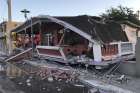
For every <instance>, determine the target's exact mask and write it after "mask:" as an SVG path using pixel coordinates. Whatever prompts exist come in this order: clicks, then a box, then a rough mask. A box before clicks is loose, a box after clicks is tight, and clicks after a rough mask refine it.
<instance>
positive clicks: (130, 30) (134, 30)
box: [120, 21, 140, 44]
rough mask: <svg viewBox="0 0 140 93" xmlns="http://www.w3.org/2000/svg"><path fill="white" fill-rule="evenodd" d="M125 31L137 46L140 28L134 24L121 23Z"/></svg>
mask: <svg viewBox="0 0 140 93" xmlns="http://www.w3.org/2000/svg"><path fill="white" fill-rule="evenodd" d="M120 23H121V25H122V28H123V30H124V31H125V33H126V35H127V37H128V40H129V41H130V42H132V43H134V44H136V41H137V37H140V26H138V25H136V24H133V23H131V22H129V21H124V22H120Z"/></svg>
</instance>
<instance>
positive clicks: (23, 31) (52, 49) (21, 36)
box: [12, 15, 135, 67]
mask: <svg viewBox="0 0 140 93" xmlns="http://www.w3.org/2000/svg"><path fill="white" fill-rule="evenodd" d="M12 32H14V33H16V35H15V36H14V38H13V40H14V41H15V42H16V43H15V44H16V46H17V47H18V48H21V49H23V50H24V49H27V48H29V47H32V48H36V50H37V54H38V55H39V57H45V58H46V59H49V60H53V61H58V62H62V63H71V64H79V63H83V64H88V65H96V66H97V67H98V66H106V65H109V64H112V63H116V62H120V60H124V59H129V58H130V59H131V58H133V57H134V54H135V44H134V43H132V42H130V41H129V39H128V37H127V35H126V33H125V31H124V30H123V29H122V27H121V25H120V24H118V23H117V22H114V21H111V20H108V21H103V20H102V19H101V18H100V17H95V16H88V15H82V16H73V17H52V16H38V17H33V18H31V19H29V20H27V21H26V22H24V23H23V24H22V25H20V26H18V27H17V28H15V29H13V30H12ZM17 47H16V48H17Z"/></svg>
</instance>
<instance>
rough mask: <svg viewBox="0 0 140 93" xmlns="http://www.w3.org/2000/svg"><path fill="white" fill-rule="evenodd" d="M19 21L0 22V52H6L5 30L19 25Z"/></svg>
mask: <svg viewBox="0 0 140 93" xmlns="http://www.w3.org/2000/svg"><path fill="white" fill-rule="evenodd" d="M20 24H21V22H11V24H9V23H8V22H7V21H4V22H2V23H0V52H2V53H6V54H7V53H8V46H7V45H8V44H7V41H6V40H7V36H6V35H7V32H8V31H9V30H12V29H14V28H15V27H17V26H19V25H20Z"/></svg>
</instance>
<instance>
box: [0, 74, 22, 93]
mask: <svg viewBox="0 0 140 93" xmlns="http://www.w3.org/2000/svg"><path fill="white" fill-rule="evenodd" d="M0 93H24V92H23V91H20V90H19V89H17V88H16V86H15V84H14V83H13V82H11V81H10V80H9V79H8V78H7V77H5V75H3V74H0Z"/></svg>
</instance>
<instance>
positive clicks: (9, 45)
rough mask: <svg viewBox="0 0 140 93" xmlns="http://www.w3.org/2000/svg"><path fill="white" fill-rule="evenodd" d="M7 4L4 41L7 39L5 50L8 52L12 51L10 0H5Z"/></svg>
mask: <svg viewBox="0 0 140 93" xmlns="http://www.w3.org/2000/svg"><path fill="white" fill-rule="evenodd" d="M7 6H8V22H7V30H6V36H7V37H6V41H7V50H8V54H9V55H10V54H11V53H12V39H11V29H12V9H11V7H12V5H11V0H7Z"/></svg>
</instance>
